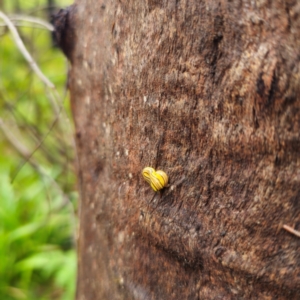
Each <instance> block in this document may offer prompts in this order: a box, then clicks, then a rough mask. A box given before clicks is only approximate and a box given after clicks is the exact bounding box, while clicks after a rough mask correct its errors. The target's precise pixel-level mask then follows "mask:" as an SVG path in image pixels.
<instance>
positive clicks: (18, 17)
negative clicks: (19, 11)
mask: <svg viewBox="0 0 300 300" xmlns="http://www.w3.org/2000/svg"><path fill="white" fill-rule="evenodd" d="M9 18H10V20H11V21H22V22H23V21H24V22H29V23H34V24H37V25H40V26H41V27H43V28H46V29H48V30H50V31H54V26H53V25H52V24H50V23H49V22H46V21H44V20H42V19H40V18H36V17H30V16H24V15H10V16H9Z"/></svg>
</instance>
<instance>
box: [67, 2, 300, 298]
mask: <svg viewBox="0 0 300 300" xmlns="http://www.w3.org/2000/svg"><path fill="white" fill-rule="evenodd" d="M76 5H77V9H76V10H72V11H73V13H72V24H74V28H75V31H76V43H75V46H74V51H73V50H72V70H71V73H70V90H71V101H72V108H73V114H74V119H75V124H76V137H77V149H78V156H79V178H80V183H81V190H82V203H81V213H80V222H81V226H80V233H79V236H80V237H79V259H80V261H79V279H78V291H77V299H299V298H300V292H299V291H300V251H299V246H300V239H299V238H298V237H297V236H295V235H293V234H291V233H289V232H287V231H285V230H283V229H282V226H283V225H284V224H287V225H290V226H292V227H293V228H295V229H296V230H299V229H300V184H299V182H300V168H299V166H300V138H299V132H300V131H299V130H300V101H299V92H300V83H299V76H300V70H299V68H300V63H299V60H300V50H299V49H300V18H299V14H300V3H299V2H298V1H267V0H261V1H246V0H244V1H237V0H232V1H229V0H227V1H226V0H224V1H208V0H201V1H200V0H199V1H187V0H176V1H175V0H169V1H155V0H148V1H133V0H126V1H124V0H120V1H116V0H115V1H113V0H111V1H95V0H94V1H92V0H89V1H88V0H77V1H76ZM72 34H73V36H74V35H75V34H74V33H72ZM72 49H73V48H72ZM145 166H152V167H154V168H160V169H162V170H164V171H165V172H166V173H167V174H168V176H169V179H170V186H169V187H168V188H166V189H164V190H163V191H162V192H161V193H154V192H153V191H152V190H151V188H150V187H149V185H148V184H147V183H146V182H144V180H143V179H142V177H141V171H142V169H143V168H144V167H145Z"/></svg>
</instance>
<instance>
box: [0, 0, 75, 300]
mask: <svg viewBox="0 0 300 300" xmlns="http://www.w3.org/2000/svg"><path fill="white" fill-rule="evenodd" d="M52 2H53V1H46V0H31V1H29V0H25V1H24V0H22V1H21V0H20V1H17V0H14V1H10V0H7V1H5V0H4V1H3V0H2V1H1V0H0V10H1V11H2V12H4V13H6V14H7V15H8V16H10V18H11V19H12V20H14V21H13V22H14V24H15V25H16V27H17V29H18V31H19V34H20V36H21V38H22V40H23V42H24V43H25V45H26V47H27V49H28V51H29V52H30V53H31V55H32V56H33V57H34V60H35V61H36V62H37V63H38V65H39V66H40V68H41V69H42V71H43V73H44V74H45V75H46V76H47V77H48V78H49V80H51V81H52V82H53V83H54V84H55V87H56V89H55V90H53V89H49V88H47V87H46V86H45V84H44V83H43V82H41V80H40V79H39V78H38V77H37V76H36V75H35V74H34V73H33V72H32V70H31V68H30V66H29V65H28V63H27V62H26V61H25V59H24V57H23V55H22V54H21V53H20V51H19V50H18V49H17V47H16V45H15V42H14V40H13V39H12V36H11V34H10V31H9V30H8V28H7V27H6V26H5V24H4V23H3V22H2V20H1V19H0V106H1V109H0V129H1V130H0V299H2V300H9V299H30V300H34V299H39V300H41V299H73V298H74V291H75V281H76V251H75V228H76V217H75V216H76V205H77V193H76V192H75V186H76V183H75V174H74V173H75V172H74V145H73V140H72V138H73V132H72V131H73V128H72V121H70V112H69V101H68V99H67V97H66V95H67V92H66V74H67V67H68V65H67V61H66V59H65V58H64V57H63V55H62V54H61V52H60V51H59V50H58V49H56V48H55V47H54V46H53V41H52V39H51V32H49V31H47V30H45V29H44V28H43V29H41V28H40V27H41V26H38V25H37V24H35V23H32V22H25V21H24V17H22V16H31V17H33V16H34V17H38V18H40V19H44V20H47V19H48V17H49V10H48V7H49V4H50V5H52ZM70 2H71V1H69V0H65V1H59V5H60V6H67V5H69V4H70ZM50 13H51V12H50ZM12 14H18V16H17V17H16V16H12ZM20 15H22V16H21V17H20Z"/></svg>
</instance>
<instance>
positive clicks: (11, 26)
mask: <svg viewBox="0 0 300 300" xmlns="http://www.w3.org/2000/svg"><path fill="white" fill-rule="evenodd" d="M0 18H1V19H2V20H3V22H4V23H5V24H6V25H7V27H8V28H9V30H10V31H11V34H12V36H13V39H14V41H15V43H16V45H17V47H18V48H19V50H20V52H21V53H22V54H23V56H24V58H25V59H26V60H27V62H28V63H29V65H30V66H31V68H32V70H33V71H34V72H35V73H36V75H37V76H38V77H39V78H40V79H41V80H42V81H43V82H44V83H45V84H46V86H48V87H49V88H52V89H54V88H55V86H54V84H53V83H52V82H51V81H50V80H49V79H48V78H47V77H46V76H45V75H44V74H43V72H42V71H41V70H40V68H39V67H38V65H37V63H36V62H35V61H34V59H33V58H32V56H31V55H30V53H29V52H28V51H27V49H26V47H25V45H24V43H23V42H22V40H21V38H20V36H19V33H18V31H17V29H16V27H15V26H14V24H13V23H12V21H11V20H10V19H9V18H8V17H7V16H6V15H5V14H4V13H3V12H2V11H0Z"/></svg>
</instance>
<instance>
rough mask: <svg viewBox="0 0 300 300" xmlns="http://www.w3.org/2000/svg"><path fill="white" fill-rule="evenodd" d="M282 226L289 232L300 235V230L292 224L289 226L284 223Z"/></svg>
mask: <svg viewBox="0 0 300 300" xmlns="http://www.w3.org/2000/svg"><path fill="white" fill-rule="evenodd" d="M282 228H283V229H285V230H286V231H288V232H289V233H292V234H294V235H295V236H297V237H300V231H298V230H295V229H294V228H292V227H291V226H289V225H283V226H282Z"/></svg>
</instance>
